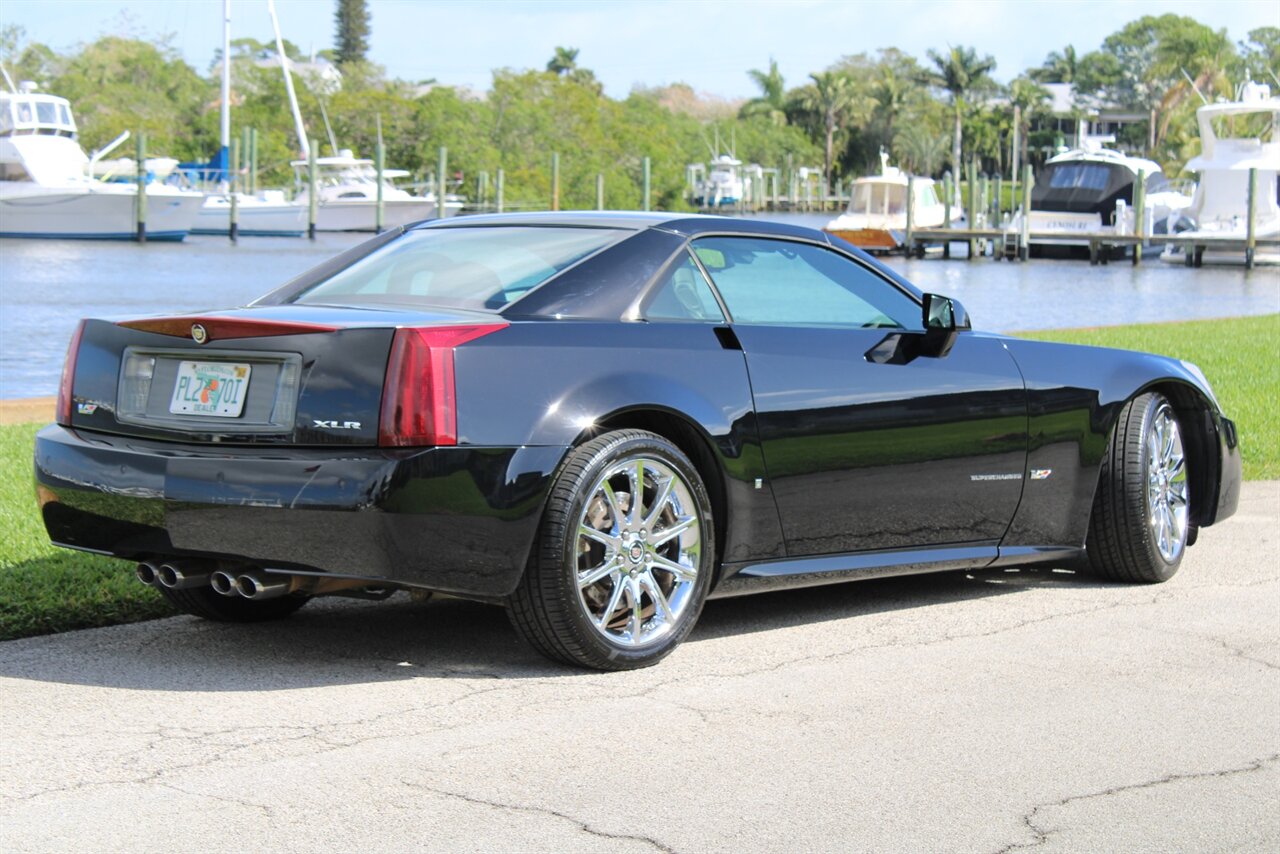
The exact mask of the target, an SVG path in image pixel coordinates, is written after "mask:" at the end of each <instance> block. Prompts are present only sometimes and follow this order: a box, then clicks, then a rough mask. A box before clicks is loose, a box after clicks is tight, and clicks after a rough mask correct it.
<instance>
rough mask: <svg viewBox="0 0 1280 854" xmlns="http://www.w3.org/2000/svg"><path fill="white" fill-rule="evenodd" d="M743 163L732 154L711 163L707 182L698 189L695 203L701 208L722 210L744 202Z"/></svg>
mask: <svg viewBox="0 0 1280 854" xmlns="http://www.w3.org/2000/svg"><path fill="white" fill-rule="evenodd" d="M744 198H745V197H744V194H743V180H742V161H741V160H738V159H737V158H736V157H734V156H733V155H731V154H721V155H720V156H719V157H716V158H714V159H713V160H712V161H711V170H710V171H709V172H708V173H707V177H706V180H704V181H703V182H702V184H701V186H699V187H698V193H697V194H696V195H695V196H694V198H693V203H694V204H695V205H697V206H698V207H700V208H720V207H728V206H732V205H736V204H738V202H741V201H743V200H744Z"/></svg>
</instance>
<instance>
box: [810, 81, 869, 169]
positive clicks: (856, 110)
mask: <svg viewBox="0 0 1280 854" xmlns="http://www.w3.org/2000/svg"><path fill="white" fill-rule="evenodd" d="M809 78H810V79H811V80H813V85H812V86H807V87H805V88H804V89H802V90H801V91H800V95H799V97H800V100H801V102H802V103H803V105H804V106H805V108H806V109H807V110H808V111H810V112H811V113H812V114H814V115H816V116H817V118H818V121H819V124H820V127H821V132H822V139H823V145H822V174H823V175H825V176H826V179H827V183H828V184H830V183H831V167H832V164H833V163H834V162H835V156H834V155H835V138H836V134H837V133H838V132H840V131H841V130H843V129H844V128H845V126H846V125H847V124H850V123H854V122H862V121H866V119H867V118H869V117H870V113H871V108H872V104H873V101H872V100H871V98H870V97H868V96H866V95H863V94H862V93H860V92H858V91H857V89H856V88H855V87H854V82H853V78H851V77H850V76H849V75H847V74H842V73H840V72H838V71H815V72H814V73H812V74H810V75H809Z"/></svg>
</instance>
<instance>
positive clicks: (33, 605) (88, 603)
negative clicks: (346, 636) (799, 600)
mask: <svg viewBox="0 0 1280 854" xmlns="http://www.w3.org/2000/svg"><path fill="white" fill-rule="evenodd" d="M1026 337H1028V338H1040V339H1045V340H1052V341H1066V342H1071V343H1078V344H1094V345H1100V346H1105V347H1121V348H1125V349H1132V350H1146V351H1149V352H1154V353H1164V354H1167V355H1170V356H1176V357H1178V358H1181V359H1187V360H1188V361H1192V362H1195V363H1196V364H1198V365H1199V366H1200V367H1201V369H1202V370H1203V371H1204V372H1205V374H1206V375H1207V376H1208V377H1209V381H1210V382H1211V383H1212V384H1213V387H1214V391H1215V392H1216V393H1217V395H1218V399H1219V401H1221V403H1222V406H1223V408H1224V409H1225V410H1226V412H1227V414H1228V415H1229V416H1230V417H1231V418H1233V419H1235V421H1236V423H1237V424H1238V425H1239V427H1240V436H1241V440H1240V441H1241V448H1242V451H1243V456H1244V472H1245V477H1246V478H1249V479H1270V478H1280V429H1277V428H1276V426H1275V425H1274V423H1273V420H1274V415H1273V413H1274V411H1275V407H1276V403H1275V401H1276V398H1277V396H1278V395H1280V315H1269V316H1266V317H1249V318H1236V319H1231V320H1207V321H1196V322H1190V323H1171V324H1154V325H1149V326H1117V327H1102V328H1097V329H1070V330H1054V331H1050V332H1037V333H1028V334H1026ZM38 429H39V427H38V426H37V425H34V424H30V425H25V424H24V425H19V426H11V427H0V472H3V475H4V476H3V477H0V640H8V639H11V638H18V637H26V636H30V635H39V634H48V633H51V632H59V631H65V630H67V629H78V628H88V627H91V626H105V625H112V624H115V623H125V622H132V621H135V620H145V619H149V618H152V617H159V616H165V615H168V614H171V613H173V611H172V610H171V609H170V607H169V606H168V604H167V603H166V602H165V601H164V599H162V598H161V597H160V595H159V594H158V593H156V592H155V591H154V590H152V589H151V588H150V587H146V586H144V585H142V584H139V583H138V582H137V581H136V580H135V579H134V577H133V566H132V564H130V563H128V562H126V561H120V560H113V559H111V558H105V557H100V556H98V555H91V554H85V553H83V552H74V551H68V550H67V549H60V548H56V547H55V546H52V545H50V543H49V540H48V538H47V537H46V536H45V531H44V526H43V524H41V522H40V516H39V511H38V510H37V508H36V500H35V495H34V488H33V484H32V477H31V470H32V462H31V458H32V449H33V443H34V439H35V434H36V431H37V430H38Z"/></svg>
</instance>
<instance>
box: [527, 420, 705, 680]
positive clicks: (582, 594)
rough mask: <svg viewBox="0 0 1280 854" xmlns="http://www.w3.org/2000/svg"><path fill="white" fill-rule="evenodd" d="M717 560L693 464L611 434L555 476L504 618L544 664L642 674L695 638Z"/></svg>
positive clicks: (632, 437)
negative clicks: (691, 636)
mask: <svg viewBox="0 0 1280 854" xmlns="http://www.w3.org/2000/svg"><path fill="white" fill-rule="evenodd" d="M714 554H715V543H714V525H713V524H712V518H711V502H710V500H709V499H708V497H707V491H706V488H705V487H704V485H703V483H702V479H701V478H700V477H699V476H698V472H697V470H696V469H695V468H694V467H693V464H692V463H691V462H690V461H689V459H688V458H687V457H686V456H685V455H684V454H683V453H681V451H680V449H679V448H677V447H676V446H675V445H673V444H672V443H671V442H669V441H667V440H666V439H664V438H662V437H661V436H658V435H656V434H653V433H647V432H642V431H638V430H627V431H619V432H614V433H607V434H605V435H603V436H600V437H599V438H597V439H594V440H592V441H590V442H587V443H586V444H584V445H582V446H581V447H579V448H576V449H575V450H574V451H572V452H571V453H570V455H569V458H568V459H567V460H566V462H565V464H564V466H563V467H562V469H561V471H560V474H559V475H558V476H557V478H556V483H555V486H554V487H553V488H552V493H551V496H550V498H549V499H548V504H547V510H546V513H545V514H544V517H543V521H542V528H541V530H540V531H539V536H538V542H537V544H536V546H535V549H534V553H533V557H532V559H531V560H530V563H529V567H528V569H527V570H526V572H525V575H524V578H523V579H522V580H521V583H520V586H519V587H518V588H517V589H516V591H515V593H513V594H512V595H511V597H510V599H509V600H508V602H507V606H508V608H507V610H508V613H509V614H510V616H511V621H512V623H513V624H514V625H515V627H516V629H517V630H518V631H519V632H520V633H521V634H522V635H523V636H524V637H525V639H526V640H528V641H529V643H530V644H532V645H533V646H534V647H535V648H536V649H537V650H538V651H539V652H541V653H543V654H544V655H546V656H548V657H550V658H553V659H557V660H559V661H564V662H567V663H569V664H575V665H579V666H584V667H591V668H595V669H598V670H630V669H633V668H638V667H646V666H648V665H651V664H655V663H657V662H658V661H660V660H661V659H662V658H663V657H665V656H666V655H667V654H668V653H670V652H671V651H672V650H673V649H675V647H676V646H677V645H678V644H679V643H680V642H681V641H682V640H684V639H685V637H687V636H688V634H689V632H690V630H692V628H693V624H694V623H695V622H696V621H697V619H698V615H699V614H700V613H701V611H702V604H703V601H704V600H705V599H706V595H707V589H708V587H709V585H710V582H711V570H712V562H713V560H714Z"/></svg>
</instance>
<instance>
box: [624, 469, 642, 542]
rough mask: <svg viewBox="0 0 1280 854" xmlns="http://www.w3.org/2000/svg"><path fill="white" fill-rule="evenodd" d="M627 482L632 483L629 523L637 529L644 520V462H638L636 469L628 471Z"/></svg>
mask: <svg viewBox="0 0 1280 854" xmlns="http://www.w3.org/2000/svg"><path fill="white" fill-rule="evenodd" d="M627 480H629V481H631V512H629V513H628V514H627V523H628V524H629V525H631V526H632V527H633V528H635V527H637V526H638V525H639V523H640V520H641V519H642V518H644V460H636V465H635V468H634V469H628V470H627Z"/></svg>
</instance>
